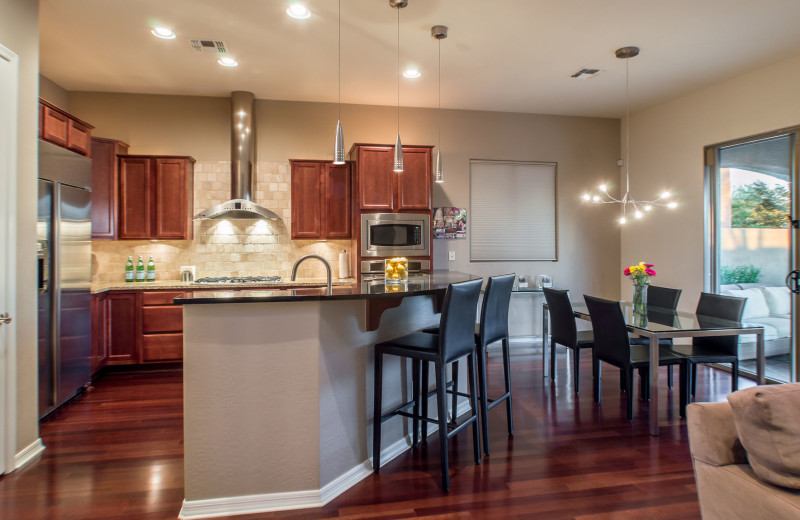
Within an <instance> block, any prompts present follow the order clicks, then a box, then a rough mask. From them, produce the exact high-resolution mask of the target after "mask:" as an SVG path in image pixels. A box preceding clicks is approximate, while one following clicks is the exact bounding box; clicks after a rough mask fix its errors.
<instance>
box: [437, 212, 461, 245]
mask: <svg viewBox="0 0 800 520" xmlns="http://www.w3.org/2000/svg"><path fill="white" fill-rule="evenodd" d="M433 238H443V239H458V238H467V208H434V211H433Z"/></svg>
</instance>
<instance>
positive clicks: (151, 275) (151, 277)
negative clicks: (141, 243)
mask: <svg viewBox="0 0 800 520" xmlns="http://www.w3.org/2000/svg"><path fill="white" fill-rule="evenodd" d="M147 281H148V282H155V281H156V264H155V262H153V257H152V256H151V257H150V261H149V262H147Z"/></svg>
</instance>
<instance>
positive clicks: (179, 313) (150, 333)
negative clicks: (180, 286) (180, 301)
mask: <svg viewBox="0 0 800 520" xmlns="http://www.w3.org/2000/svg"><path fill="white" fill-rule="evenodd" d="M185 292H186V291H142V306H141V318H142V356H141V360H142V363H153V362H167V361H180V360H182V359H183V307H182V306H180V305H175V304H173V303H172V300H173V299H174V298H177V297H178V296H180V295H181V294H183V293H185Z"/></svg>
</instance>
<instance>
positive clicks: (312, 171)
mask: <svg viewBox="0 0 800 520" xmlns="http://www.w3.org/2000/svg"><path fill="white" fill-rule="evenodd" d="M291 164H292V239H303V238H321V237H322V200H323V195H322V183H323V180H322V173H321V172H322V167H323V165H322V163H319V162H311V161H291Z"/></svg>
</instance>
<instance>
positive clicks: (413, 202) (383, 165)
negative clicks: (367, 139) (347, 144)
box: [350, 144, 433, 213]
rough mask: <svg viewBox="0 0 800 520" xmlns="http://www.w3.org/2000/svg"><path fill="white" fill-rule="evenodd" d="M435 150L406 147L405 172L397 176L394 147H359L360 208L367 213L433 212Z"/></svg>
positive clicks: (352, 154) (353, 152)
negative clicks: (432, 152) (433, 163)
mask: <svg viewBox="0 0 800 520" xmlns="http://www.w3.org/2000/svg"><path fill="white" fill-rule="evenodd" d="M432 148H433V147H431V146H404V147H403V171H402V172H394V171H393V170H392V161H393V160H394V146H391V145H374V144H355V145H353V148H352V149H351V150H350V157H351V158H354V159H355V161H356V183H357V184H358V190H357V193H358V199H359V200H358V206H359V209H360V210H361V211H364V212H372V211H374V212H386V213H391V212H397V211H430V209H431V182H432V170H431V150H432Z"/></svg>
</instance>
